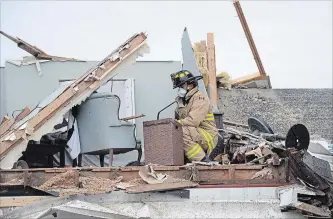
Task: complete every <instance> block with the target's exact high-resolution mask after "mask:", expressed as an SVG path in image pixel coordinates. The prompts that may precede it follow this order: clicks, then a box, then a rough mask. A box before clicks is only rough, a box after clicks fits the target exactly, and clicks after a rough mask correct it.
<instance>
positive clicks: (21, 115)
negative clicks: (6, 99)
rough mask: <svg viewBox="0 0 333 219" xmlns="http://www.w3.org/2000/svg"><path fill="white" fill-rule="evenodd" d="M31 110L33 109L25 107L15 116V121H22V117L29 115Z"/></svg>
mask: <svg viewBox="0 0 333 219" xmlns="http://www.w3.org/2000/svg"><path fill="white" fill-rule="evenodd" d="M30 112H31V109H30V108H29V107H25V108H24V109H23V110H22V111H21V112H20V114H18V115H17V116H16V118H15V121H20V120H21V119H23V118H24V117H26V116H27V115H29V113H30Z"/></svg>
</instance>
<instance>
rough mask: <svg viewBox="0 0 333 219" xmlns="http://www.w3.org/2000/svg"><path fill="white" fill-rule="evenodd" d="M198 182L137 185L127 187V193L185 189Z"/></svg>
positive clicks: (194, 185) (195, 185)
mask: <svg viewBox="0 0 333 219" xmlns="http://www.w3.org/2000/svg"><path fill="white" fill-rule="evenodd" d="M197 186H198V184H197V183H194V182H191V181H183V182H174V183H159V184H147V185H139V186H132V187H127V188H126V192H127V193H143V192H162V191H170V190H177V189H187V188H193V187H197Z"/></svg>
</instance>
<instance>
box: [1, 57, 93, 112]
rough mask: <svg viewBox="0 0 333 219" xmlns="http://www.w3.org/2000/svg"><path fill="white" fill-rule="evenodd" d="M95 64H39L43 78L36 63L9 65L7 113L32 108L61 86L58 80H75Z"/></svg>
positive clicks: (6, 92) (6, 79)
mask: <svg viewBox="0 0 333 219" xmlns="http://www.w3.org/2000/svg"><path fill="white" fill-rule="evenodd" d="M96 63H97V62H71V61H66V62H45V63H41V64H40V66H41V73H42V75H41V76H39V75H38V71H37V68H36V65H34V64H31V65H26V66H20V67H19V66H16V65H13V64H10V63H8V62H6V65H5V70H6V71H5V77H6V78H5V81H6V85H8V86H5V94H6V97H7V99H6V103H5V104H6V112H7V113H8V114H9V115H11V114H12V112H13V111H14V110H20V109H23V108H24V107H26V106H28V107H30V108H31V109H33V108H34V107H36V105H37V104H38V102H39V101H40V100H43V99H44V98H45V97H46V96H47V95H49V94H50V93H52V92H53V91H54V90H56V89H57V88H58V87H59V79H67V78H68V79H73V78H74V79H76V78H77V77H79V76H81V75H82V74H83V73H84V72H85V71H87V70H88V69H89V68H91V67H92V66H93V65H95V64H96Z"/></svg>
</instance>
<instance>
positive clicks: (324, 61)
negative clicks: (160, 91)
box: [0, 0, 332, 88]
mask: <svg viewBox="0 0 333 219" xmlns="http://www.w3.org/2000/svg"><path fill="white" fill-rule="evenodd" d="M0 2H1V30H3V31H5V32H7V33H9V34H11V35H13V36H18V37H20V38H22V39H24V40H26V41H27V42H29V43H31V44H33V45H36V46H37V47H39V48H41V49H42V50H44V51H45V52H47V53H49V54H51V55H58V56H66V57H74V58H79V59H84V60H101V59H103V58H104V57H105V56H107V55H108V54H109V53H110V52H111V51H112V50H113V49H115V48H116V47H117V46H119V44H120V43H122V42H123V41H124V40H126V39H127V38H128V37H130V36H131V35H132V34H133V33H135V32H141V31H147V33H148V34H149V36H148V40H149V41H148V43H149V46H150V48H151V52H150V54H148V55H146V56H145V57H144V58H143V59H145V60H181V45H180V41H181V35H182V31H183V29H184V27H185V26H186V27H187V28H188V30H189V34H190V38H191V41H192V43H194V42H196V41H199V40H204V39H205V38H206V33H207V32H213V33H214V35H215V45H216V59H217V70H218V72H220V71H227V72H229V73H230V74H231V76H232V77H234V78H235V77H240V76H243V75H245V74H246V73H254V72H257V71H258V70H257V67H256V65H255V62H254V59H253V56H252V53H251V50H250V48H249V46H248V43H247V41H246V38H245V34H244V32H243V29H242V27H241V24H240V22H239V19H238V18H237V16H236V11H235V9H234V7H233V4H232V2H231V1H212V2H208V1H195V2H192V1H183V2H179V1H169V2H164V1H146V2H143V1H138V2H130V1H123V2H117V1H101V2H96V1H82V2H80V1H73V2H70V1H60V2H55V1H45V2H43V1H2V0H1V1H0ZM241 5H242V8H243V11H244V14H245V16H246V18H247V21H248V24H249V26H250V29H251V32H252V34H253V37H254V40H255V43H256V45H257V48H258V50H259V53H260V55H261V58H262V62H263V64H264V67H265V69H266V72H267V73H268V74H269V75H270V76H271V81H272V85H273V87H274V88H332V1H281V2H279V1H249V2H248V1H245V2H244V1H241ZM0 55H1V66H3V65H4V63H5V60H8V59H20V58H21V57H22V56H25V55H27V53H25V52H24V51H22V50H21V49H19V48H17V47H16V45H15V44H14V43H13V42H11V41H10V40H8V39H6V38H4V37H3V36H1V54H0ZM157 74H158V72H157Z"/></svg>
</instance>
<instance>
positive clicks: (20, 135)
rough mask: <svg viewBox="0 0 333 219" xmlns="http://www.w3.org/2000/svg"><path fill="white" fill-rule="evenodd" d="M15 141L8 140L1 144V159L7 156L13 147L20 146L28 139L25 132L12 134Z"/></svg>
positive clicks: (20, 131)
mask: <svg viewBox="0 0 333 219" xmlns="http://www.w3.org/2000/svg"><path fill="white" fill-rule="evenodd" d="M10 136H13V138H14V139H13V140H7V141H2V142H0V157H2V156H4V155H6V153H7V152H8V149H9V148H10V147H12V145H16V144H18V143H19V142H20V141H21V140H23V139H25V138H26V134H25V130H19V131H17V132H15V133H12V135H10Z"/></svg>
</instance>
